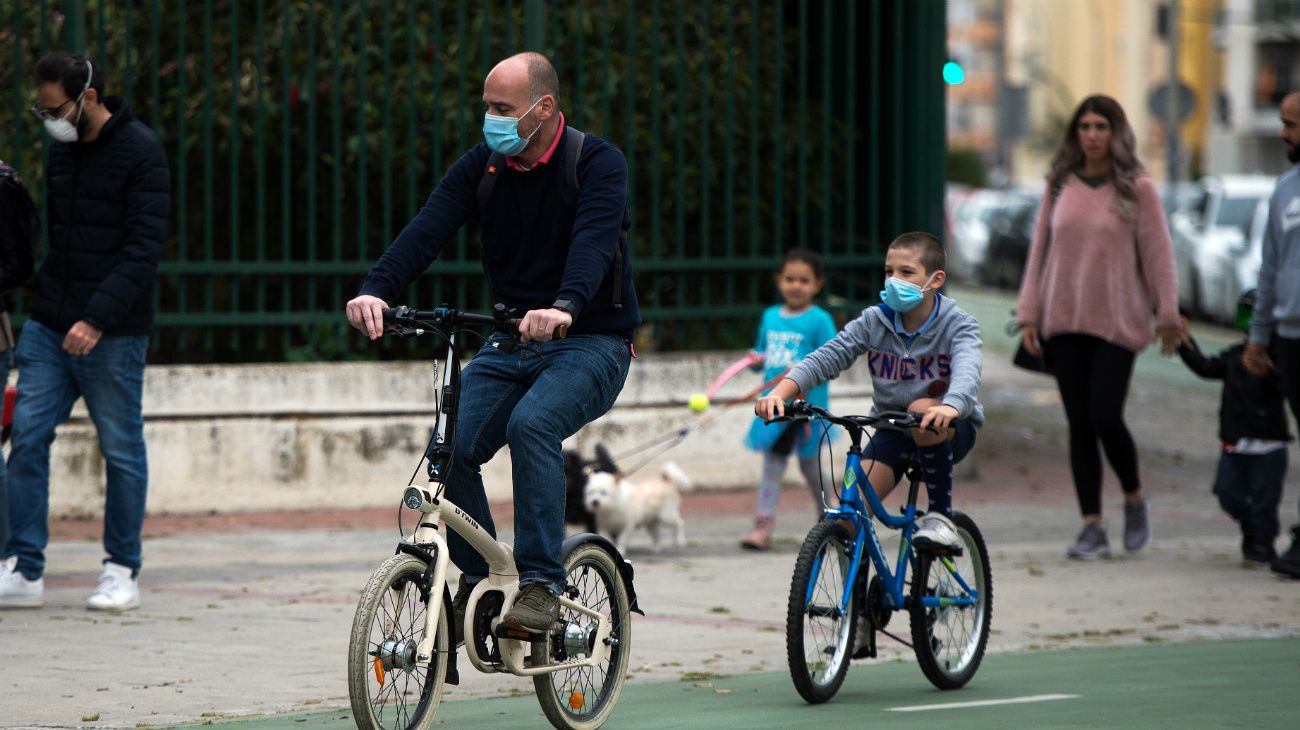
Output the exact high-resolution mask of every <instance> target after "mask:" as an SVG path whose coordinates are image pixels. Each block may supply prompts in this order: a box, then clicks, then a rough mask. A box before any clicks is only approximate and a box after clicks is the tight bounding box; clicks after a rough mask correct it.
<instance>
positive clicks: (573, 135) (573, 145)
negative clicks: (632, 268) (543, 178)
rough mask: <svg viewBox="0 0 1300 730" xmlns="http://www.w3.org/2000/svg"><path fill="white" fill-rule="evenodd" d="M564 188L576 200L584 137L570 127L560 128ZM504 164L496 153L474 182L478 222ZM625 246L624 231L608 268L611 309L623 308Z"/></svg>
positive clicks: (621, 232) (625, 231)
mask: <svg viewBox="0 0 1300 730" xmlns="http://www.w3.org/2000/svg"><path fill="white" fill-rule="evenodd" d="M564 138H565V145H564V186H565V189H566V190H569V191H571V192H572V193H573V194H574V197H575V198H576V197H577V195H578V192H579V191H581V190H582V187H581V186H580V185H578V156H579V155H581V154H582V142H583V140H585V139H586V138H587V135H586V134H584V133H582V132H581V131H579V130H577V129H574V128H573V127H568V126H566V127H565V128H564ZM505 164H506V156H505V155H503V154H501V153H500V152H493V153H492V156H491V157H489V158H488V161H487V166H486V167H484V168H483V177H482V178H480V179H479V181H478V219H479V220H480V221H481V220H483V214H484V213H485V212H486V211H487V204H488V200H490V199H491V198H492V188H493V187H494V186H496V184H497V179H498V178H499V177H500V174H501V168H502V167H504V166H505ZM626 246H627V229H626V228H623V229H622V230H620V232H619V235H618V247H617V248H615V249H614V263H613V265H612V266H611V267H610V273H611V274H613V276H614V281H613V283H612V284H611V286H612V300H613V304H614V308H615V309H622V308H623V249H624V247H626Z"/></svg>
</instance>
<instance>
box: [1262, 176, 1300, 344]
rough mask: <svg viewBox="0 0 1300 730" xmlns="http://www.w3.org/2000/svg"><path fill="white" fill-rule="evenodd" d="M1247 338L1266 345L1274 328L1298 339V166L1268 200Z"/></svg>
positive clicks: (1278, 182) (1299, 219) (1299, 188)
mask: <svg viewBox="0 0 1300 730" xmlns="http://www.w3.org/2000/svg"><path fill="white" fill-rule="evenodd" d="M1256 286H1257V292H1256V299H1255V312H1254V314H1253V315H1252V317H1251V320H1250V341H1251V342H1252V343H1259V344H1267V343H1268V340H1269V336H1270V335H1271V334H1273V329H1274V328H1276V329H1277V333H1278V334H1279V335H1281V336H1282V337H1286V338H1288V339H1293V340H1294V339H1300V167H1293V168H1291V169H1290V170H1288V171H1286V172H1285V173H1283V174H1282V177H1279V178H1278V179H1277V187H1275V188H1274V189H1273V197H1272V198H1271V199H1270V200H1269V201H1268V226H1267V227H1265V229H1264V250H1263V261H1262V262H1261V263H1260V266H1259V284H1257V285H1256Z"/></svg>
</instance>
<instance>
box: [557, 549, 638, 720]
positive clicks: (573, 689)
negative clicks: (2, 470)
mask: <svg viewBox="0 0 1300 730" xmlns="http://www.w3.org/2000/svg"><path fill="white" fill-rule="evenodd" d="M615 560H616V558H615V556H614V555H611V554H610V552H609V551H608V550H606V549H605V548H604V547H602V546H601V545H600V544H598V543H592V542H588V543H582V544H580V545H578V546H577V547H576V548H574V550H573V552H571V553H569V554H568V556H566V557H565V560H564V563H565V565H566V566H568V577H567V578H566V580H565V583H566V584H567V585H568V586H571V587H573V588H574V589H576V591H577V595H576V596H573V594H572V593H570V595H571V596H572V597H573V600H575V601H577V602H578V603H580V604H582V605H583V606H586V607H587V608H589V609H591V610H593V611H596V612H597V613H599V614H601V615H602V616H604V617H605V620H607V621H609V622H610V634H609V639H608V640H607V643H608V649H609V654H608V655H607V656H606V657H605V661H604V662H602V663H601V664H599V665H597V666H594V667H578V668H574V669H561V670H558V671H555V672H551V673H550V674H541V675H538V676H536V677H533V689H534V690H536V692H537V702H538V704H540V705H541V706H542V713H543V714H545V715H546V719H547V720H550V721H551V724H552V725H554V726H555V727H557V728H560V730H594V729H595V728H598V727H600V726H601V725H603V724H605V721H606V720H608V719H609V716H610V713H612V712H613V711H614V705H615V704H617V702H618V697H619V695H620V694H621V693H622V691H623V681H624V680H625V679H626V678H627V662H628V656H629V654H630V652H631V650H632V616H631V613H630V612H631V602H630V599H629V597H628V593H627V587H626V586H624V585H623V577H622V575H620V574H619V570H618V563H616V562H615ZM560 625H561V626H563V627H564V628H563V630H562V631H553V632H551V633H550V634H549V635H548V636H547V637H546V638H544V639H541V640H539V641H535V642H533V648H532V656H533V657H534V661H537V659H536V657H538V656H540V657H542V658H543V659H542V661H565V660H571V659H575V658H578V657H583V656H590V653H591V650H592V649H593V647H594V642H595V641H596V622H595V621H592V620H591V618H590V617H588V616H586V615H585V614H581V613H578V612H577V611H574V610H572V609H569V608H565V607H564V606H563V605H561V606H560Z"/></svg>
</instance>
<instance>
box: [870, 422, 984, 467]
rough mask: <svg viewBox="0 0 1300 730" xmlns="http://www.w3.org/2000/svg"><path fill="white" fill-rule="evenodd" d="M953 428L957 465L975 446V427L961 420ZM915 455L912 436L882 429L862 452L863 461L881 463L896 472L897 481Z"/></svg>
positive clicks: (953, 448) (954, 455) (953, 459)
mask: <svg viewBox="0 0 1300 730" xmlns="http://www.w3.org/2000/svg"><path fill="white" fill-rule="evenodd" d="M953 428H954V429H956V431H957V433H956V434H954V435H953V437H952V463H954V464H956V463H957V462H959V461H961V460H962V459H964V458H966V454H969V453H970V450H971V448H972V447H974V446H975V426H973V425H971V422H970V419H968V418H960V419H958V420H957V421H955V422H954V423H953ZM914 453H916V442H915V441H913V440H912V437H911V435H909V434H906V433H901V432H899V431H886V430H885V429H883V428H882V429H880V430H878V431H876V434H875V436H874V437H872V439H871V441H870V442H869V443H868V444H867V447H866V448H865V449H863V450H862V460H863V461H864V462H865V461H879V462H880V463H882V464H884V465H885V466H887V467H889V468H890V469H893V470H894V478H895V479H901V478H902V477H903V467H904V465H906V464H907V460H908V459H910V458H911V457H912V454H914ZM863 468H864V469H865V468H866V467H863Z"/></svg>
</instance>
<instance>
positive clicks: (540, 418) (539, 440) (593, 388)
mask: <svg viewBox="0 0 1300 730" xmlns="http://www.w3.org/2000/svg"><path fill="white" fill-rule="evenodd" d="M500 338H501V336H500V335H498V336H496V337H495V338H494V339H500ZM630 364H631V351H630V348H629V346H628V343H627V342H625V341H624V340H623V339H622V338H621V337H615V336H612V335H580V336H574V337H570V338H568V339H564V340H554V341H551V342H545V343H530V344H528V345H524V346H521V347H520V348H519V349H518V350H516V351H515V352H513V353H510V354H506V353H504V352H501V351H500V350H498V349H496V348H494V347H492V346H491V344H488V345H485V346H484V347H483V348H482V349H481V350H479V352H478V354H477V355H475V357H474V359H473V361H471V362H470V364H469V365H468V366H466V368H465V370H464V372H463V373H462V374H461V377H462V379H461V393H460V400H459V408H460V416H459V420H458V421H457V424H456V435H455V449H456V453H455V457H454V461H453V463H452V467H451V471H450V473H449V474H448V479H447V488H446V496H447V498H448V499H450V500H451V501H452V502H454V503H455V504H456V506H458V507H460V509H461V510H462V511H463V512H465V513H466V514H467V515H469V516H470V517H472V518H473V519H474V520H475V521H477V522H478V523H479V524H480V525H482V526H483V528H484V529H485V530H487V531H488V532H490V533H491V534H492V535H496V527H495V526H494V525H493V523H492V513H491V512H489V511H488V502H487V495H486V494H485V492H484V489H483V475H482V472H481V470H480V467H481V466H482V465H483V464H484V463H486V462H487V461H488V460H489V459H491V458H492V456H493V455H494V454H496V453H497V451H499V450H500V449H501V447H502V446H505V445H506V444H509V445H510V460H511V465H512V469H513V477H514V496H515V500H514V501H515V544H514V553H515V565H516V566H517V567H518V569H519V583H520V585H528V584H530V583H544V584H546V585H547V587H549V588H550V589H551V590H552V591H553V592H556V593H558V592H559V591H560V589H562V588H563V586H564V581H565V570H564V565H563V564H562V563H561V562H560V557H561V556H560V546H561V544H562V543H563V541H564V499H565V484H564V462H563V458H562V456H561V454H560V444H561V442H562V441H563V440H564V439H566V438H568V437H569V436H571V435H573V434H574V433H577V431H578V429H580V428H582V427H583V426H585V425H586V424H588V423H590V422H591V421H594V420H595V419H596V418H598V417H600V416H601V415H603V414H604V413H605V412H606V411H608V410H609V409H610V407H611V406H613V405H614V401H615V399H617V398H618V394H619V391H621V390H622V389H623V383H624V381H625V380H626V379H627V371H628V367H629V366H630ZM447 542H448V544H449V546H450V548H451V558H452V560H453V561H454V562H455V563H456V565H457V566H458V567H459V568H460V569H461V572H462V573H464V574H465V579H466V581H468V582H469V583H473V582H477V581H478V580H480V579H482V578H485V577H486V576H487V563H486V561H484V560H483V558H482V556H480V555H479V554H478V553H476V552H475V551H474V550H473V548H471V547H470V546H469V545H468V544H467V543H466V542H465V540H463V539H462V538H461V537H460V536H459V535H457V534H456V533H455V532H450V531H449V534H448V536H447Z"/></svg>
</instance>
